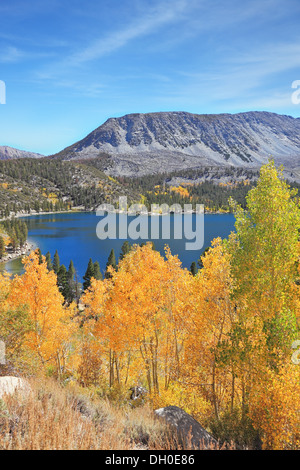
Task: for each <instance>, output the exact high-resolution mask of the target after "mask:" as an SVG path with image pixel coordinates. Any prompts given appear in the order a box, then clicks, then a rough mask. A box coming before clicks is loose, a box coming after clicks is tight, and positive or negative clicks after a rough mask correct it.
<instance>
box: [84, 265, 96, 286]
mask: <svg viewBox="0 0 300 470" xmlns="http://www.w3.org/2000/svg"><path fill="white" fill-rule="evenodd" d="M94 274H95V268H94V263H93V261H92V258H90V260H89V263H88V266H87V270H86V272H85V275H84V276H83V279H84V282H83V290H87V289H88V288H89V286H90V284H91V279H92V277H94Z"/></svg>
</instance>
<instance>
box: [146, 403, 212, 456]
mask: <svg viewBox="0 0 300 470" xmlns="http://www.w3.org/2000/svg"><path fill="white" fill-rule="evenodd" d="M155 414H156V415H157V416H158V417H159V418H161V419H163V420H164V421H165V422H166V423H167V424H168V425H169V426H170V427H171V429H172V431H173V432H176V434H177V437H178V440H179V443H180V444H181V445H182V446H183V447H184V448H185V449H186V448H192V449H214V448H216V447H217V446H218V442H217V441H216V439H214V438H213V437H212V436H211V435H210V434H209V433H208V432H207V431H206V430H205V429H204V428H203V427H202V426H201V424H199V423H198V421H196V420H195V419H194V418H193V417H192V416H190V415H189V414H188V413H186V412H185V411H184V410H182V409H181V408H178V407H177V406H167V407H166V408H160V409H158V410H155Z"/></svg>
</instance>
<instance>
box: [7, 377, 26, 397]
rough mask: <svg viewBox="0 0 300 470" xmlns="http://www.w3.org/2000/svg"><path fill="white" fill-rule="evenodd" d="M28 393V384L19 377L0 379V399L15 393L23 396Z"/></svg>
mask: <svg viewBox="0 0 300 470" xmlns="http://www.w3.org/2000/svg"><path fill="white" fill-rule="evenodd" d="M29 391H30V386H29V384H28V382H27V381H26V380H24V379H21V378H19V377H0V399H3V397H5V395H13V394H14V393H15V392H18V393H21V394H25V393H28V392H29Z"/></svg>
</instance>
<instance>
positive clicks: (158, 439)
mask: <svg viewBox="0 0 300 470" xmlns="http://www.w3.org/2000/svg"><path fill="white" fill-rule="evenodd" d="M162 448H163V449H171V448H173V449H174V448H176V442H174V440H173V439H172V438H171V436H170V433H169V432H168V430H167V429H166V428H165V427H164V426H163V425H162V423H161V422H159V421H158V420H156V419H155V418H154V416H153V413H152V411H151V409H150V408H149V407H148V406H143V407H140V408H137V409H131V408H130V407H122V408H118V407H115V406H113V405H112V404H110V403H109V402H108V401H105V400H100V399H96V400H91V399H90V398H88V397H86V396H79V395H78V394H77V393H76V394H74V392H70V391H68V390H66V389H64V388H62V387H60V386H59V385H58V384H56V383H55V382H52V381H42V382H39V381H34V382H32V383H31V392H30V393H29V394H27V396H21V395H14V396H10V397H6V398H5V400H4V401H2V402H1V401H0V449H2V450H90V449H95V450H96V449H97V450H133V449H162Z"/></svg>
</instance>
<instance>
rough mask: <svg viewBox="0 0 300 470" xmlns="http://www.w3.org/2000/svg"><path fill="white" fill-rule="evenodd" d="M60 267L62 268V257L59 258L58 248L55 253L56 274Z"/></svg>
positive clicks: (54, 269) (54, 265)
mask: <svg viewBox="0 0 300 470" xmlns="http://www.w3.org/2000/svg"><path fill="white" fill-rule="evenodd" d="M59 268H60V259H59V256H58V252H57V250H56V251H55V254H54V257H53V271H54V272H55V274H57V273H58V271H59Z"/></svg>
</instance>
